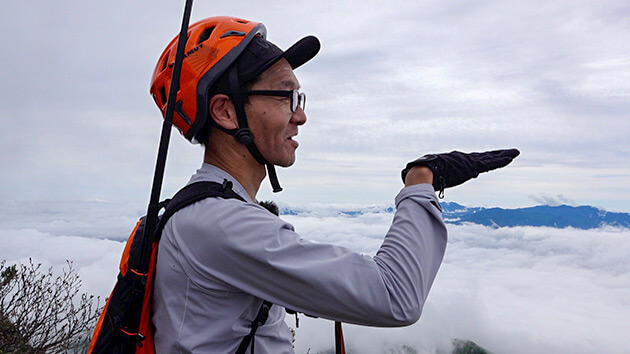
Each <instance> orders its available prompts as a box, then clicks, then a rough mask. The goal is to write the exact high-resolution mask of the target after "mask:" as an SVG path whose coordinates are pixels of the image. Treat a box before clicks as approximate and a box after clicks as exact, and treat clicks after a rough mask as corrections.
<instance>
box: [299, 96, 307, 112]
mask: <svg viewBox="0 0 630 354" xmlns="http://www.w3.org/2000/svg"><path fill="white" fill-rule="evenodd" d="M299 101H300V102H299V105H300V107H302V110H305V109H306V94H305V93H300V94H299Z"/></svg>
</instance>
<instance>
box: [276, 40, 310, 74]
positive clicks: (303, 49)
mask: <svg viewBox="0 0 630 354" xmlns="http://www.w3.org/2000/svg"><path fill="white" fill-rule="evenodd" d="M320 48H321V45H320V43H319V39H317V37H315V36H306V37H304V38H302V39H300V40H299V41H297V42H295V44H293V45H292V46H291V47H289V49H287V50H285V51H284V53H283V54H282V57H284V58H285V59H287V61H288V62H289V64H290V65H291V67H292V68H293V69H296V68H298V67H300V66H301V65H302V64H304V63H306V62H307V61H309V60H311V59H313V57H314V56H315V55H316V54H317V53H318V52H319V49H320ZM276 61H277V60H276Z"/></svg>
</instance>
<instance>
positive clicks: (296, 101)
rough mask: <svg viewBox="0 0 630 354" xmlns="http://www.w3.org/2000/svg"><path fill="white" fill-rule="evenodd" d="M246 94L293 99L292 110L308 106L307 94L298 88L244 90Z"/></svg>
mask: <svg viewBox="0 0 630 354" xmlns="http://www.w3.org/2000/svg"><path fill="white" fill-rule="evenodd" d="M243 94H244V95H261V96H278V97H289V98H290V99H291V112H296V111H297V109H298V107H302V110H304V108H306V94H305V93H302V92H299V91H298V90H286V91H283V90H252V91H244V92H243Z"/></svg>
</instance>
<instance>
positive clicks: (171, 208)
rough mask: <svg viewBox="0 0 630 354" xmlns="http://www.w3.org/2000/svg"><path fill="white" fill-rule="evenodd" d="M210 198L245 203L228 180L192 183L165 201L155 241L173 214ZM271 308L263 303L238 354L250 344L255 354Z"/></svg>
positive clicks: (268, 304) (265, 302) (269, 304)
mask: <svg viewBox="0 0 630 354" xmlns="http://www.w3.org/2000/svg"><path fill="white" fill-rule="evenodd" d="M210 197H219V198H223V199H230V198H232V199H238V200H240V201H242V202H245V199H243V197H241V196H240V195H238V194H237V193H236V192H234V191H233V190H232V182H230V181H228V180H223V183H222V184H221V183H217V182H208V181H202V182H195V183H191V184H189V185H187V186H185V187H184V188H182V189H180V190H179V192H177V193H176V194H175V195H174V196H173V198H172V199H170V200H165V201H164V203H165V204H166V207H165V211H164V214H162V216H161V217H160V223H159V224H158V227H157V230H156V232H155V239H156V240H158V239H159V238H160V236H161V234H162V229H163V228H164V225H166V222H167V221H168V219H169V218H170V217H171V216H173V214H175V213H176V212H177V211H179V210H180V209H182V208H184V207H186V206H188V205H191V204H193V203H196V202H198V201H200V200H204V199H206V198H210ZM271 306H272V303H270V302H268V301H263V303H262V305H261V307H260V309H259V310H258V314H257V316H256V318H255V319H254V321H252V324H251V329H250V332H249V334H248V335H247V336H245V338H243V340H242V341H241V344H240V345H239V348H238V350H237V351H236V352H237V353H239V354H240V353H245V351H246V350H247V347H248V346H249V345H250V343H251V349H252V352H253V350H254V343H253V339H254V336H255V335H256V330H257V329H258V327H259V326H262V325H264V324H265V322H267V318H268V317H269V310H270V309H271Z"/></svg>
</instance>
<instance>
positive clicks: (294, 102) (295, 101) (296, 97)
mask: <svg viewBox="0 0 630 354" xmlns="http://www.w3.org/2000/svg"><path fill="white" fill-rule="evenodd" d="M299 104H300V94H299V93H298V92H297V90H292V91H291V112H295V111H297V108H298V105H299Z"/></svg>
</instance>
